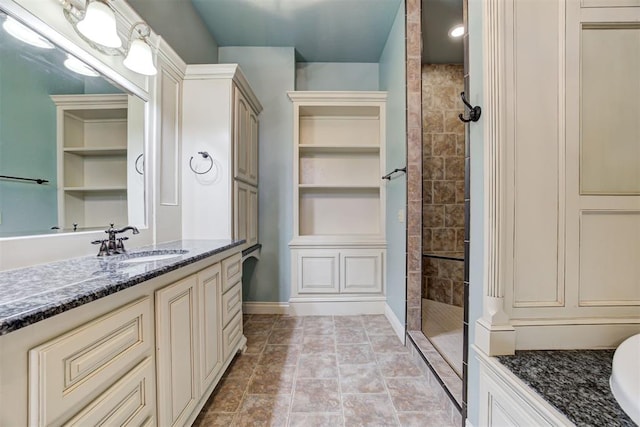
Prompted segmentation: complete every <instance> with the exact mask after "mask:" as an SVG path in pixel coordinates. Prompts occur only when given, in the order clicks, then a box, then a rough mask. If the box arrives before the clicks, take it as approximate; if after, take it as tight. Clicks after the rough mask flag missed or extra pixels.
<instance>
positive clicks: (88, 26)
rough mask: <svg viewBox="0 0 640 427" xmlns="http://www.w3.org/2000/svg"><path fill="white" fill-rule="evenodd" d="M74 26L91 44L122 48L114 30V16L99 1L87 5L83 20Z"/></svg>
mask: <svg viewBox="0 0 640 427" xmlns="http://www.w3.org/2000/svg"><path fill="white" fill-rule="evenodd" d="M76 26H77V28H78V31H80V32H81V33H82V35H84V36H85V37H86V38H88V39H89V40H91V41H92V42H95V43H97V44H100V45H102V46H106V47H112V48H119V47H120V46H122V40H120V37H118V31H117V29H116V15H115V14H114V13H113V11H112V10H111V8H110V7H109V6H107V5H106V4H104V3H102V2H101V1H93V2H91V3H89V5H88V6H87V10H85V12H84V18H83V19H82V20H81V21H80V22H78V23H77V24H76Z"/></svg>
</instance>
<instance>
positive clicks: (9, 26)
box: [2, 16, 54, 49]
mask: <svg viewBox="0 0 640 427" xmlns="http://www.w3.org/2000/svg"><path fill="white" fill-rule="evenodd" d="M2 28H4V29H5V31H6V32H7V33H9V34H11V35H12V36H13V37H15V38H17V39H18V40H20V41H23V42H25V43H27V44H30V45H31V46H35V47H40V48H43V49H53V48H54V46H53V44H52V43H51V42H50V41H49V40H47V39H45V38H44V37H42V36H41V35H40V34H38V33H36V32H35V31H33V30H32V29H31V28H28V27H26V26H25V25H23V24H21V23H20V22H18V21H16V20H15V19H13V18H12V17H10V16H7V19H5V21H4V23H3V24H2Z"/></svg>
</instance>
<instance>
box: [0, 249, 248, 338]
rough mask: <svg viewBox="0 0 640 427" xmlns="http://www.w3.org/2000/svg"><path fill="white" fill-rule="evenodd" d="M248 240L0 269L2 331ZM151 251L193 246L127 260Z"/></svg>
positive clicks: (88, 300)
mask: <svg viewBox="0 0 640 427" xmlns="http://www.w3.org/2000/svg"><path fill="white" fill-rule="evenodd" d="M242 243H244V240H178V241H175V242H167V243H160V244H157V245H149V246H143V247H139V248H134V249H129V251H128V252H129V253H128V254H125V255H112V256H109V257H96V256H85V257H80V258H71V259H67V260H63V261H56V262H51V263H47V264H41V265H35V266H31V267H26V268H20V269H16V270H8V271H3V272H0V336H1V335H6V334H8V333H9V332H12V331H15V330H17V329H20V328H24V327H26V326H29V325H31V324H33V323H35V322H39V321H41V320H44V319H46V318H48V317H51V316H55V315H56V314H60V313H63V312H65V311H67V310H71V309H72V308H75V307H79V306H81V305H83V304H87V303H89V302H91V301H95V300H97V299H99V298H102V297H105V296H107V295H111V294H113V293H115V292H118V291H121V290H123V289H126V288H130V287H131V286H135V285H137V284H139V283H142V282H145V281H147V280H150V279H153V278H154V277H158V276H160V275H162V274H165V273H168V272H170V271H173V270H177V269H178V268H180V267H184V266H186V265H189V264H192V263H194V262H197V261H200V260H202V259H205V258H208V257H210V256H213V255H216V254H219V253H221V252H224V251H226V250H229V249H232V248H234V247H236V246H239V245H241V244H242ZM145 251H167V252H171V251H187V252H186V253H184V254H177V255H176V256H174V257H172V258H169V259H164V260H157V261H147V262H138V263H133V264H127V263H124V262H123V261H124V260H126V259H130V258H131V257H135V254H136V253H138V252H145Z"/></svg>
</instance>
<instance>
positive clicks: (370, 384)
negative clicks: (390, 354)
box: [340, 363, 387, 393]
mask: <svg viewBox="0 0 640 427" xmlns="http://www.w3.org/2000/svg"><path fill="white" fill-rule="evenodd" d="M340 389H341V390H342V393H386V391H387V390H386V388H385V385H384V380H383V379H382V376H381V375H380V372H379V371H378V367H377V365H376V364H374V363H371V364H367V365H341V366H340Z"/></svg>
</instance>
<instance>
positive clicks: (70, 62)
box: [64, 54, 99, 77]
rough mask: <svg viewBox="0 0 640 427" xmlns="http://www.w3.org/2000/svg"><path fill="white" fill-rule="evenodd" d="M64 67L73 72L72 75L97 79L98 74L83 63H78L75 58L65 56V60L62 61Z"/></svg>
mask: <svg viewBox="0 0 640 427" xmlns="http://www.w3.org/2000/svg"><path fill="white" fill-rule="evenodd" d="M64 66H65V67H67V68H68V69H70V70H71V71H73V72H74V73H78V74H82V75H83V76H88V77H97V76H99V74H98V73H97V72H96V70H94V69H93V68H91V67H89V66H88V65H87V64H85V63H84V62H82V61H80V60H79V59H78V58H76V57H75V56H72V55H69V54H67V59H66V60H65V61H64Z"/></svg>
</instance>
